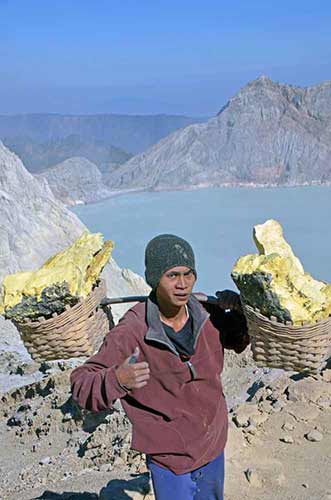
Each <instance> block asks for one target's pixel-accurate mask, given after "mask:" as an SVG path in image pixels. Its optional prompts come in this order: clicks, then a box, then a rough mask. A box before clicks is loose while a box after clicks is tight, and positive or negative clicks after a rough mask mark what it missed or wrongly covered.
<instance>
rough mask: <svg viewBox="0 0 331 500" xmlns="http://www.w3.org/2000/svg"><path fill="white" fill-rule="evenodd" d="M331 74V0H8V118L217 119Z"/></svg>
mask: <svg viewBox="0 0 331 500" xmlns="http://www.w3.org/2000/svg"><path fill="white" fill-rule="evenodd" d="M262 74H265V75H267V76H269V77H270V78H272V79H273V80H276V81H280V82H284V83H290V84H293V85H300V86H308V85H312V84H316V83H319V82H321V81H324V80H330V79H331V2H330V1H329V0H324V1H319V0H314V2H312V1H311V0H300V1H297V0H286V1H284V0H276V1H274V0H269V1H268V0H231V1H230V0H203V1H202V0H201V1H196V0H190V1H188V0H176V1H174V0H136V1H134V0H121V1H118V0H54V1H53V2H50V1H46V0H0V114H14V113H33V112H35V113H40V112H52V113H70V114H91V113H121V114H158V113H166V114H184V115H190V116H212V115H214V114H216V113H217V112H218V111H219V109H220V108H221V107H222V106H223V105H224V104H225V102H226V101H227V100H228V99H229V98H230V97H231V96H233V95H234V94H235V93H236V92H237V91H238V90H239V89H240V88H241V87H242V86H244V85H245V84H246V83H247V82H249V81H251V80H254V79H255V78H257V77H258V76H260V75H262Z"/></svg>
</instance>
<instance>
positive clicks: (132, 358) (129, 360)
mask: <svg viewBox="0 0 331 500" xmlns="http://www.w3.org/2000/svg"><path fill="white" fill-rule="evenodd" d="M139 352H140V350H139V347H138V346H137V347H136V348H135V350H134V351H133V353H132V354H131V356H129V357H128V358H127V360H126V362H127V364H128V365H133V364H134V363H136V361H137V359H138V356H139Z"/></svg>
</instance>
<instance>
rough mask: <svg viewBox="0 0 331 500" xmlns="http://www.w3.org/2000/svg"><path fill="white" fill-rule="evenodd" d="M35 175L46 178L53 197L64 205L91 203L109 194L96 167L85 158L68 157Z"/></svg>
mask: <svg viewBox="0 0 331 500" xmlns="http://www.w3.org/2000/svg"><path fill="white" fill-rule="evenodd" d="M36 177H37V178H38V179H46V180H47V182H48V184H49V186H50V188H51V190H52V191H53V193H54V195H55V197H56V198H58V199H59V200H61V201H62V202H63V203H64V204H66V205H75V204H77V203H91V202H94V201H97V200H101V199H103V198H108V197H109V196H110V194H111V193H110V191H109V189H107V187H106V186H105V184H104V181H103V179H102V174H101V172H100V170H99V169H98V167H97V166H96V165H95V164H94V163H92V162H91V161H89V160H87V159H86V158H80V157H74V158H68V159H67V160H65V161H63V162H62V163H59V164H58V165H55V166H53V167H50V168H48V169H47V170H45V171H44V172H42V173H41V174H39V175H37V176H36Z"/></svg>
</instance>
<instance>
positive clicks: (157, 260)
mask: <svg viewBox="0 0 331 500" xmlns="http://www.w3.org/2000/svg"><path fill="white" fill-rule="evenodd" d="M176 266H186V267H189V268H190V269H192V271H193V272H194V274H195V276H196V275H197V273H196V270H195V260H194V253H193V250H192V247H191V245H190V244H189V243H188V242H187V241H185V240H184V239H183V238H180V237H179V236H175V235H173V234H160V235H159V236H156V237H155V238H153V239H152V240H151V241H150V242H149V243H148V245H147V247H146V250H145V268H146V269H145V278H146V281H147V283H148V284H149V285H150V286H151V287H152V288H153V289H156V287H157V285H158V284H159V281H160V279H161V276H162V274H163V273H165V272H166V271H168V269H171V268H172V267H176Z"/></svg>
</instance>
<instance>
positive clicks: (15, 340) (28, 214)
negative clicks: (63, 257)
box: [0, 143, 149, 390]
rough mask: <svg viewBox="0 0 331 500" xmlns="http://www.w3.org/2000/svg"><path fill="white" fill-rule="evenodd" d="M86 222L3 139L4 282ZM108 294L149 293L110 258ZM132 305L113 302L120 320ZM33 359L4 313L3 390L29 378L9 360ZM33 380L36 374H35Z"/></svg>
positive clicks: (0, 270) (0, 233)
mask: <svg viewBox="0 0 331 500" xmlns="http://www.w3.org/2000/svg"><path fill="white" fill-rule="evenodd" d="M84 230H86V227H85V226H84V225H83V224H82V223H81V221H80V220H79V219H78V218H77V217H76V216H75V215H74V214H72V213H71V212H70V211H69V210H67V209H66V208H65V206H64V205H63V204H62V203H61V202H60V201H58V200H57V199H56V198H55V197H54V195H53V193H52V191H51V190H50V188H49V186H48V184H47V182H46V181H45V180H44V179H36V178H35V177H34V176H33V175H32V174H30V173H29V172H28V171H27V170H26V169H25V167H24V165H23V164H22V162H21V160H20V159H19V158H18V157H17V156H16V155H15V154H14V153H11V152H10V151H9V150H8V149H7V148H6V147H5V146H3V144H2V143H0V286H1V282H2V279H3V277H4V276H5V275H6V274H8V273H13V272H16V271H23V270H26V271H28V270H32V269H35V268H36V267H38V266H40V265H41V264H42V263H43V262H44V261H45V260H46V259H48V258H49V257H50V256H51V255H53V254H54V253H56V252H58V251H60V250H62V249H63V248H65V247H66V246H68V245H69V244H71V243H72V242H73V241H74V240H75V239H76V238H77V237H78V236H79V235H80V234H81V233H82V231H84ZM103 276H104V277H105V279H106V281H107V289H108V295H109V296H120V295H137V294H143V293H147V292H148V290H149V287H148V286H147V285H146V283H145V282H144V280H143V279H142V278H140V277H139V276H138V275H136V274H135V273H133V272H131V271H129V270H126V269H123V270H122V269H120V268H119V267H118V266H117V264H116V262H115V261H114V260H113V259H111V260H110V263H109V264H108V265H107V266H106V268H105V269H104V274H103ZM128 307H129V305H122V306H118V307H117V308H114V316H115V320H118V318H119V316H120V315H122V314H123V312H124V311H125V309H127V308H128ZM13 359H15V360H17V359H19V360H21V361H22V360H25V361H28V360H29V359H30V358H29V355H28V354H27V351H26V350H25V348H24V346H23V344H22V342H21V340H20V337H19V335H18V332H17V330H16V328H15V327H14V326H13V325H12V323H10V322H9V321H5V320H4V319H3V318H2V317H1V316H0V390H1V388H8V387H11V386H15V385H17V384H22V383H27V380H25V379H23V380H22V379H20V378H18V379H17V376H16V375H15V374H14V373H13V374H11V375H9V374H8V373H9V371H10V370H8V369H7V367H8V366H7V365H8V363H9V362H10V360H13ZM28 380H31V378H30V379H29V378H28Z"/></svg>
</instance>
